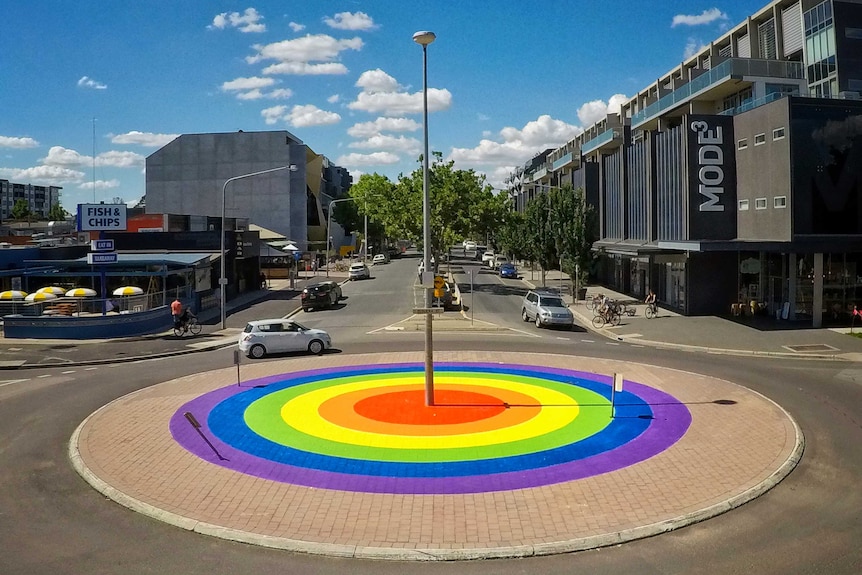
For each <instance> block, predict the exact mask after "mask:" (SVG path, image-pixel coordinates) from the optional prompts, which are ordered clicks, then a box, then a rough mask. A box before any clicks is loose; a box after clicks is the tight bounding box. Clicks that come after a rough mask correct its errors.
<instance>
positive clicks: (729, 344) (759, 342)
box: [522, 270, 862, 361]
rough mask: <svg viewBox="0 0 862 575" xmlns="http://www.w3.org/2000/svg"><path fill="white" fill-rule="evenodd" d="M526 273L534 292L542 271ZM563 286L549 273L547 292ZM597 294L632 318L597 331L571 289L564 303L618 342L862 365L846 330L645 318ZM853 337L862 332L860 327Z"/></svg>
mask: <svg viewBox="0 0 862 575" xmlns="http://www.w3.org/2000/svg"><path fill="white" fill-rule="evenodd" d="M522 274H523V278H522V279H523V281H524V283H525V284H527V285H528V286H529V287H530V288H531V289H532V288H535V287H539V286H540V285H541V278H540V276H539V273H538V272H537V273H536V274H535V276H534V277H533V279H531V278H530V273H529V272H522ZM559 282H560V272H559V271H558V270H552V271H549V272H548V273H547V275H546V278H545V286H546V287H547V288H550V289H559V285H560V283H559ZM563 282H564V285H565V284H566V283H567V282H568V276H563ZM570 285H571V284H569V286H570ZM599 293H603V294H605V295H606V296H608V297H609V298H611V299H614V300H617V301H622V302H625V303H626V304H631V305H633V307H634V309H635V313H634V315H632V316H628V315H626V316H623V318H622V321H621V323H620V325H619V326H615V327H614V326H606V327H603V328H600V329H595V328H593V326H592V319H593V312H592V310H590V309H588V308H587V306H586V302H585V301H574V300H573V298H572V294H571V291H569V290H564V293H563V299H564V300H565V301H567V302H568V303H569V304H570V306H569V308H570V309H571V310H572V312H573V313H574V315H575V321H576V323H579V324H580V325H582V326H584V327H586V328H587V329H588V330H591V331H593V332H595V333H597V334H600V335H602V336H604V337H607V338H610V339H614V340H617V341H627V342H629V343H637V344H641V345H647V346H654V347H673V348H677V349H683V350H687V351H700V352H709V353H725V354H732V355H759V356H775V357H788V358H789V357H793V358H816V359H836V360H844V361H862V338H858V337H852V336H850V335H848V332H849V331H850V330H849V329H848V328H834V329H830V328H822V329H814V328H811V327H807V326H805V325H802V324H801V323H797V322H789V321H780V320H775V319H773V318H768V317H733V318H732V317H720V316H694V317H687V316H681V315H679V314H678V313H675V312H672V311H669V310H667V309H663V308H661V306H659V313H658V316H657V317H656V318H654V319H647V318H646V317H645V316H644V308H645V305H644V304H643V302H640V301H637V300H634V299H632V298H631V297H629V296H627V295H624V294H620V293H618V292H614V291H612V290H610V289H607V288H603V287H601V286H589V287H588V288H587V298H588V299H589V298H591V297H593V295H596V294H599ZM854 332H856V333H862V326H860V327H858V328H857V329H855V330H854Z"/></svg>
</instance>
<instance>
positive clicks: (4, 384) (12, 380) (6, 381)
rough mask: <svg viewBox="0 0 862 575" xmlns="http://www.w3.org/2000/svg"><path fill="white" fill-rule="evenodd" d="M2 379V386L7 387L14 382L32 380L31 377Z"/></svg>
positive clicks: (0, 385) (0, 384)
mask: <svg viewBox="0 0 862 575" xmlns="http://www.w3.org/2000/svg"><path fill="white" fill-rule="evenodd" d="M0 381H2V383H0V387H6V386H7V385H12V384H13V383H21V382H22V381H30V380H29V379H5V380H0Z"/></svg>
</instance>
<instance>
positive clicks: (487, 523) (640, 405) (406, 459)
mask: <svg viewBox="0 0 862 575" xmlns="http://www.w3.org/2000/svg"><path fill="white" fill-rule="evenodd" d="M423 359H424V355H423V354H422V353H421V352H413V353H381V354H369V355H352V356H351V355H343V354H333V355H325V356H323V357H295V358H290V359H285V360H277V361H269V362H257V363H246V364H244V365H243V366H242V369H241V385H237V374H236V369H235V368H228V369H223V370H218V371H213V372H208V373H201V374H197V375H193V376H188V377H183V378H180V379H176V380H173V381H169V382H165V383H162V384H159V385H156V386H153V387H149V388H146V389H143V390H140V391H138V392H135V393H133V394H130V395H128V396H126V397H123V398H120V399H118V400H116V401H114V402H112V403H110V404H108V405H107V406H105V407H103V408H102V409H100V410H98V411H97V412H95V413H94V414H92V415H91V416H90V417H89V418H88V419H87V420H86V421H84V422H83V423H82V424H81V426H80V427H79V428H78V430H76V432H75V434H74V436H73V437H72V440H71V442H70V456H71V458H72V461H73V464H74V465H75V467H76V469H77V470H78V471H79V473H80V474H81V475H82V476H83V477H84V478H85V479H86V480H87V481H88V482H89V483H90V484H91V485H92V486H93V487H95V488H96V489H97V490H99V491H100V492H102V493H104V494H105V495H107V496H108V497H110V498H111V499H113V500H115V501H117V502H118V503H120V504H122V505H125V506H127V507H129V508H131V509H133V510H135V511H137V512H140V513H144V514H146V515H149V516H152V517H155V518H157V519H160V520H162V521H166V522H168V523H171V524H174V525H176V526H178V527H180V528H185V529H190V530H194V531H197V532H200V533H203V534H207V535H212V536H216V537H223V538H226V539H232V540H237V541H244V542H248V543H253V544H258V545H264V546H268V547H277V548H283V549H289V550H294V551H301V552H307V553H319V554H328V555H337V556H353V557H367V558H389V559H419V560H435V559H471V558H489V557H522V556H530V555H542V554H550V553H562V552H569V551H575V550H581V549H588V548H595V547H600V546H605V545H612V544H618V543H621V542H625V541H629V540H632V539H637V538H641V537H646V536H651V535H655V534H658V533H662V532H665V531H668V530H671V529H675V528H678V527H681V526H684V525H687V524H690V523H693V522H696V521H701V520H704V519H707V518H709V517H711V516H714V515H716V514H719V513H722V512H725V511H728V510H730V509H732V508H734V507H736V506H738V505H741V504H743V503H745V502H746V501H749V500H750V499H752V498H754V497H757V496H758V495H760V494H761V493H763V492H765V491H766V490H768V489H769V488H770V487H772V486H773V485H775V484H776V483H777V482H778V481H780V480H781V479H782V478H783V477H785V476H786V475H787V474H788V473H790V471H791V470H792V469H793V467H794V466H795V465H796V463H797V462H798V460H799V457H801V454H802V448H803V439H802V434H801V432H800V431H799V429H798V427H797V425H796V424H795V422H794V421H793V420H792V419H791V418H790V416H789V415H788V414H787V413H786V412H785V411H784V410H782V409H781V408H780V407H779V406H778V405H776V404H775V403H773V402H771V401H770V400H768V399H766V398H765V397H763V396H761V395H759V394H757V393H755V392H752V391H750V390H748V389H746V388H745V387H743V386H741V385H737V384H735V383H731V382H727V381H723V380H720V379H716V378H712V377H706V376H702V375H698V374H693V373H689V372H683V371H676V370H671V369H666V368H661V367H656V366H649V365H643V364H634V363H628V362H621V361H611V360H600V359H593V358H586V357H573V356H558V355H547V354H517V355H516V356H513V355H512V354H508V353H495V352H452V353H441V352H438V353H437V354H436V355H435V378H434V381H435V406H433V407H426V406H424V388H423V386H424V372H423ZM513 359H514V360H515V361H513ZM614 373H619V374H621V375H622V376H623V378H624V386H623V391H622V392H617V393H615V394H613V402H614V404H615V407H614V408H612V405H611V397H612V393H611V392H612V388H613V385H612V382H613V374H614ZM612 411H613V412H614V416H613V417H612ZM187 414H191V416H192V417H190V416H189V415H187ZM190 420H194V421H196V422H198V423H199V425H200V427H199V428H195V427H194V426H193V425H192V424H191V422H190Z"/></svg>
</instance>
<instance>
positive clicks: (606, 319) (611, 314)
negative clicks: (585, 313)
mask: <svg viewBox="0 0 862 575" xmlns="http://www.w3.org/2000/svg"><path fill="white" fill-rule="evenodd" d="M621 320H622V318H621V317H620V313H619V311H617V310H616V309H615V308H613V307H612V306H608V307H607V309H605V310H604V311H599V312H597V313H596V315H595V316H593V327H595V328H602V327H604V326H605V324H610V325H613V326H617V325H620V321H621Z"/></svg>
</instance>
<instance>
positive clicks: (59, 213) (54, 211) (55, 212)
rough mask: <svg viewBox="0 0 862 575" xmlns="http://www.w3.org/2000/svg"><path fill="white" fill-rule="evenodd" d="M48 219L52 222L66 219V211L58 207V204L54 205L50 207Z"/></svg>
mask: <svg viewBox="0 0 862 575" xmlns="http://www.w3.org/2000/svg"><path fill="white" fill-rule="evenodd" d="M48 219H49V220H52V221H60V220H65V219H66V210H64V209H63V207H62V206H61V205H60V203H59V202H58V203H56V204H54V205H52V206H51V209H50V210H48Z"/></svg>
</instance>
